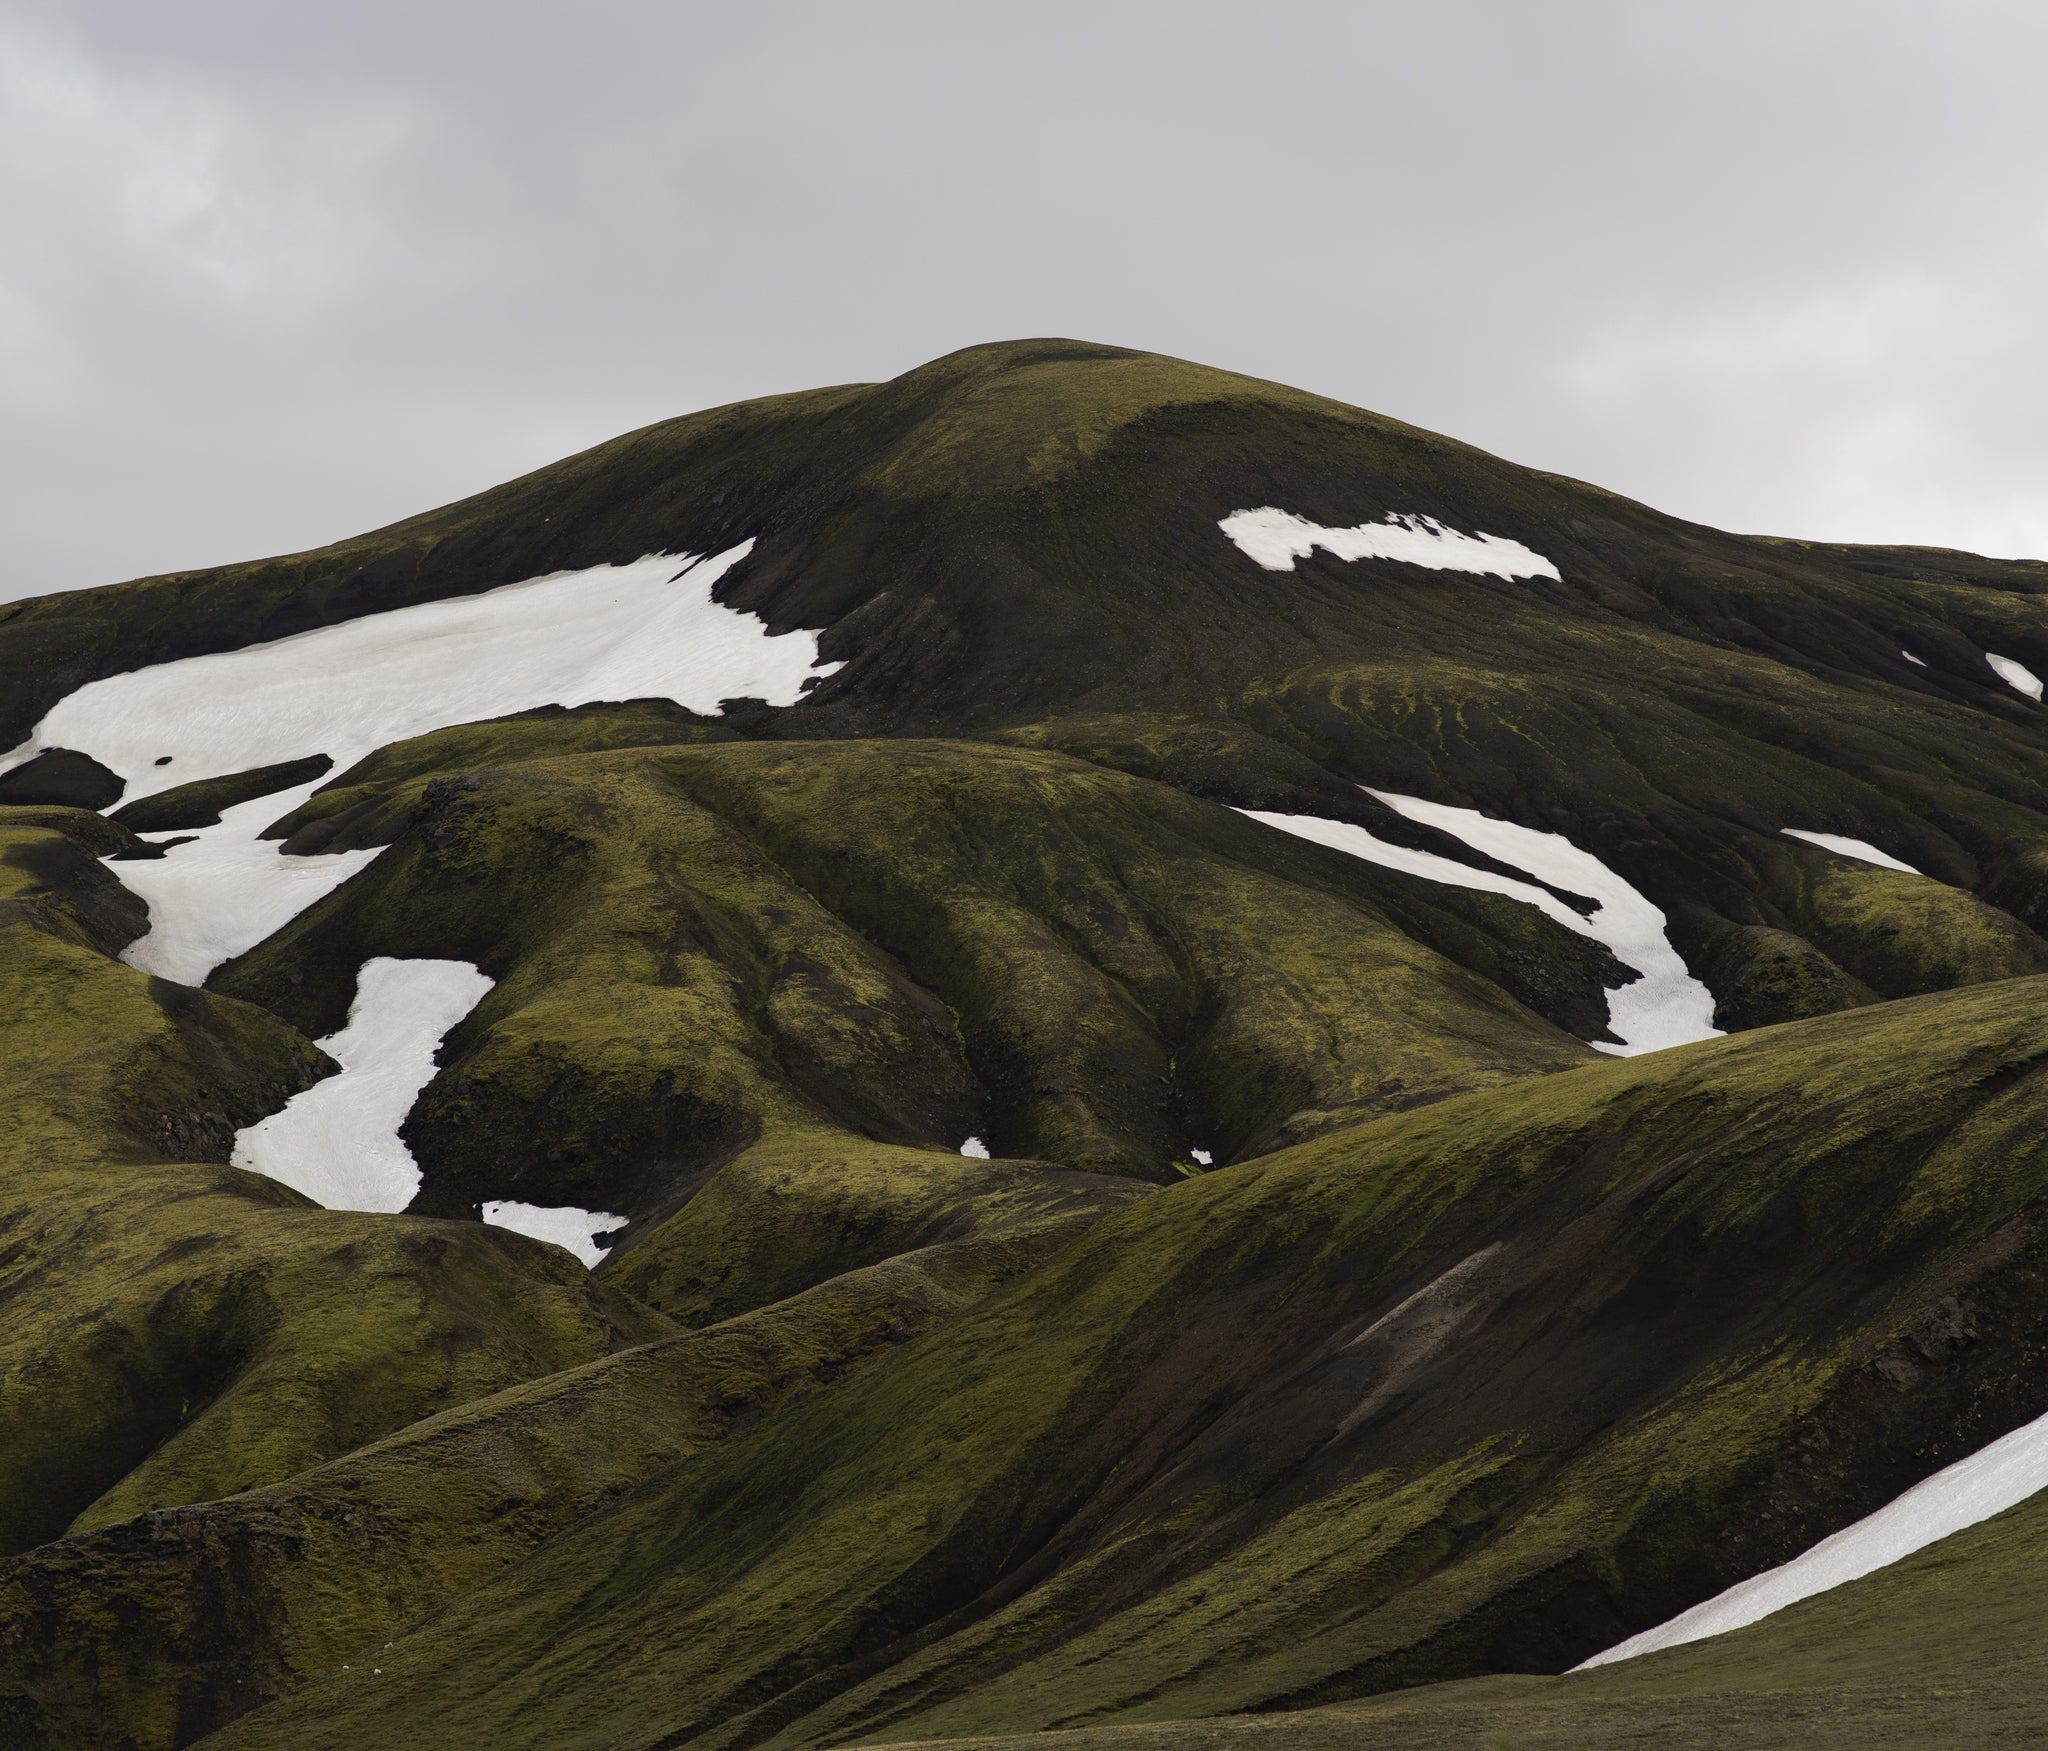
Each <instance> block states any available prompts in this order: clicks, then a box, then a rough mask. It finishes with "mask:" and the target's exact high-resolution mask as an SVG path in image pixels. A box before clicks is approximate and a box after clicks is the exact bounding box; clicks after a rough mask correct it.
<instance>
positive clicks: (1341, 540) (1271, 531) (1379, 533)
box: [1216, 505, 1558, 579]
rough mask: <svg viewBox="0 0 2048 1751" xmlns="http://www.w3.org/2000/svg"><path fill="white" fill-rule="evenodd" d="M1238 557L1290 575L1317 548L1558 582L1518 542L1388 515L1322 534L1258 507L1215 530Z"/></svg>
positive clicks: (1290, 515)
mask: <svg viewBox="0 0 2048 1751" xmlns="http://www.w3.org/2000/svg"><path fill="white" fill-rule="evenodd" d="M1216 527H1217V528H1219V529H1221V530H1222V531H1223V533H1224V534H1226V535H1228V536H1229V537H1230V539H1231V540H1232V541H1234V542H1236V543H1237V546H1238V548H1239V550H1240V551H1241V552H1243V553H1244V554H1245V555H1246V556H1248V557H1249V558H1251V559H1253V560H1255V561H1256V562H1257V563H1258V564H1260V565H1262V566H1264V567H1265V568H1266V570H1268V571H1272V572H1291V571H1292V570H1293V569H1294V562H1295V561H1296V560H1297V559H1306V558H1307V557H1308V556H1309V555H1310V554H1311V553H1313V552H1314V551H1315V550H1316V549H1317V548H1318V547H1321V548H1325V549H1327V550H1328V551H1329V552H1331V553H1334V554H1335V555H1336V556H1337V557H1338V558H1339V559H1394V560H1399V561H1400V562H1401V563H1402V564H1403V565H1420V566H1427V567H1428V568H1429V569H1430V570H1431V571H1458V572H1483V573H1486V574H1489V575H1491V576H1493V577H1499V578H1552V579H1556V578H1557V577H1558V570H1557V567H1556V566H1554V565H1552V564H1551V562H1550V561H1549V560H1547V559H1545V558H1544V557H1543V555H1542V554H1540V553H1538V552H1536V551H1535V550H1534V549H1533V548H1528V547H1524V546H1523V545H1522V544H1521V543H1520V542H1519V541H1510V540H1509V539H1508V538H1507V537H1506V536H1504V535H1466V534H1462V533H1461V532H1459V531H1458V530H1456V529H1450V528H1446V527H1445V526H1444V525H1443V524H1442V523H1439V522H1438V521H1437V520H1436V518H1434V517H1420V516H1409V515H1406V514H1404V513H1402V512H1400V511H1395V512H1394V513H1392V514H1391V515H1390V516H1389V517H1388V518H1387V519H1386V521H1385V522H1382V523H1360V524H1358V525H1357V526H1356V527H1355V528H1351V529H1326V528H1324V527H1323V525H1322V524H1320V523H1312V522H1310V521H1309V520H1308V518H1306V517H1299V516H1296V515H1295V514H1294V512H1292V511H1283V510H1281V509H1279V508H1278V507H1277V506H1275V505H1262V506H1260V507H1259V509H1257V510H1255V511H1232V512H1231V513H1230V515H1229V516H1227V517H1225V518H1224V519H1223V520H1222V521H1221V522H1220V523H1218V524H1217V525H1216Z"/></svg>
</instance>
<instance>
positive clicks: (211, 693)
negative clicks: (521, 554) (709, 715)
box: [5, 541, 841, 984]
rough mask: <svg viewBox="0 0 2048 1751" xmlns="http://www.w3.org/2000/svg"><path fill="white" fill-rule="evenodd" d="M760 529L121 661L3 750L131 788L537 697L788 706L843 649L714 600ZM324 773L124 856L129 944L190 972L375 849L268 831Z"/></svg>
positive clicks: (349, 754)
mask: <svg viewBox="0 0 2048 1751" xmlns="http://www.w3.org/2000/svg"><path fill="white" fill-rule="evenodd" d="M752 547H753V543H752V542H751V541H747V542H742V543H741V544H740V545H739V546H737V547H733V548H728V549H727V550H726V551H725V552H724V553H721V554H719V555H717V556H716V557H715V558H712V559H692V558H691V557H690V556H688V555H676V554H650V555H649V556H648V557H646V558H645V559H640V560H635V561H634V562H633V563H632V564H631V565H600V566H592V567H590V568H589V569H587V570H585V571H577V572H554V573H551V574H549V575H548V576H546V577H540V578H529V579H527V580H526V581H525V582H523V583H516V584H504V585H501V586H500V587H499V588H497V589H494V590H486V591H485V592H483V593H482V594H481V595H476V596H462V597H457V598H454V599H452V600H449V601H443V602H421V603H417V604H415V605H414V606H412V607H409V608H394V609H392V610H390V611H389V612H388V613H384V614H369V615H365V616H363V617H362V618H361V619H358V620H349V621H344V622H342V623H341V624H340V625H338V626H326V627H321V628H320V629H318V630H317V631H314V632H305V633H299V634H297V635H296V636H294V637H292V638H283V639H278V640H276V641H274V642H272V643H270V644H259V645H249V646H247V647H245V648H244V649H242V650H238V651H222V652H219V653H216V654H214V655H211V656H203V657H186V658H182V659H180V660H179V661H177V662H170V663H158V664H155V665H153V666H152V667H150V668H146V669H134V670H131V671H129V672H128V673H126V674H122V675H109V676H106V677H104V678H103V679H101V680H98V681H94V682H90V683H88V684H87V685H86V686H84V687H81V688H79V689H78V690H77V691H76V692H75V693H71V694H67V695H66V696H65V697H64V698H63V699H62V700H60V701H59V702H58V703H57V704H56V705H55V706H54V707H53V708H52V709H51V710H50V712H49V713H48V715H47V716H45V717H44V719H43V721H42V722H41V723H40V724H39V725H37V727H36V733H35V734H34V735H33V736H31V737H30V738H29V740H28V741H27V742H25V743H23V744H22V745H21V746H20V747H18V748H15V749H13V750H12V751H11V752H10V753H9V754H8V755H7V756H6V757H5V758H6V760H7V762H8V763H9V764H14V765H18V764H19V763H20V762H21V761H22V760H25V759H28V758H29V757H31V756H32V755H34V754H36V753H38V752H40V751H41V750H42V749H44V748H59V747H61V748H76V749H79V750H80V751H82V752H84V753H87V754H90V755H92V756H93V758H94V759H96V760H98V761H100V762H101V764H103V765H105V766H107V767H109V768H111V769H112V770H113V771H114V772H116V773H118V774H120V776H121V777H122V778H123V779H125V780H126V781H127V785H128V788H127V790H126V791H125V792H124V793H123V800H124V801H128V802H132V801H135V800H136V799H137V798H140V797H145V796H150V795H152V794H154V793H155V792H157V791H160V790H166V789H169V788H170V787H171V786H173V785H178V784H188V783H191V782H193V781H195V780H198V779H202V778H218V777H221V776H223V775H224V774H227V773H231V772H246V771H248V770H249V769H250V768H251V767H256V766H269V765H274V764H277V763H278V762H280V761H285V760H296V759H302V758H304V757H305V756H307V755H310V754H326V755H328V756H329V757H330V758H332V760H333V761H334V770H335V772H336V773H337V774H338V773H340V772H344V771H346V770H347V769H348V768H349V767H350V766H352V765H354V764H355V762H356V761H357V760H360V759H361V758H362V757H363V756H364V755H365V754H368V753H370V752H371V751H372V750H374V749H377V748H381V747H383V746H385V745H386V744H387V743H390V742H396V741H403V740H404V739H405V738H407V737H409V736H418V735H424V734H426V733H427V732H428V731H430V730H437V729H442V728H445V727H446V726H448V725H450V724H459V723H473V722H475V721H477V720H478V719H481V718H491V717H504V716H508V715H509V714H511V713H513V712H518V711H528V710H531V709H532V708H533V707H535V706H540V705H584V704H589V703H591V702H592V701H595V700H607V699H639V698H667V699H673V700H675V701H676V702H677V703H678V704H681V705H685V706H688V707H690V708H691V709H692V710H696V711H704V712H715V711H717V710H718V709H719V701H720V700H722V699H731V698H735V697H739V696H741V695H746V696H751V697H755V698H761V699H766V700H767V701H769V703H770V704H774V705H792V704H794V703H795V702H796V701H797V699H799V698H800V697H801V696H802V692H803V685H804V683H805V681H807V680H809V679H810V678H812V677H813V676H821V675H829V674H832V673H833V672H834V671H835V670H837V669H838V668H839V667H840V666H841V665H839V664H837V663H826V664H822V665H821V664H820V663H819V662H818V660H817V659H818V641H817V637H816V635H815V634H813V633H809V632H791V633H782V634H771V633H770V632H769V631H768V629H767V627H766V626H765V625H764V624H763V623H762V622H761V621H760V620H759V619H758V618H757V617H756V616H754V615H752V614H741V613H739V612H737V611H736V610H733V609H730V608H725V607H722V606H720V605H719V604H718V603H716V602H713V601H712V600H711V588H712V586H713V585H714V584H715V583H716V582H717V581H718V580H719V578H721V577H722V576H724V574H725V573H726V572H727V571H729V570H730V569H731V568H732V567H733V566H734V565H736V564H737V563H738V562H739V561H740V560H741V559H743V558H744V557H745V556H746V554H747V553H748V551H749V550H750V549H751V548H752ZM166 755H168V756H169V757H170V761H169V764H167V765H160V764H158V762H159V761H160V760H162V759H163V758H164V757H165V756H166ZM320 782H324V781H318V782H315V783H312V784H308V785H304V786H301V787H299V788H298V789H295V790H290V791H285V792H281V793H279V794H277V795H274V796H269V797H262V798H259V799H257V800H256V801H254V802H250V803H243V804H241V805H239V806H238V807H236V808H233V809H229V810H227V811H225V812H224V814H223V815H222V817H221V820H220V823H219V824H218V825H217V826H213V827H207V828H202V829H200V830H199V833H198V835H197V837H196V838H195V839H193V840H192V842H191V843H189V844H185V845H180V846H177V847H175V848H174V849H173V850H171V851H170V852H169V854H168V855H167V856H165V857H164V858H163V859H161V860H159V861H152V862H129V863H115V864H113V865H112V866H111V867H112V868H113V870H114V873H115V874H116V875H118V876H119V877H120V878H121V879H122V881H123V882H124V883H126V885H127V886H128V887H129V888H130V889H131V890H132V891H134V892H135V893H137V894H139V895H141V897H142V898H143V899H144V900H146V901H147V902H148V903H149V908H150V931H149V934H148V935H147V936H145V937H144V938H142V939H141V940H140V941H139V942H136V943H134V944H132V945H131V946H130V948H129V949H128V951H127V954H126V955H125V956H124V957H123V958H124V959H126V960H127V961H128V962H129V964H130V965H132V966H136V967H140V968H142V969H143V970H144V971H146V972H152V973H156V974H159V975H161V976H162V977H164V978H169V979H178V980H181V981H183V982H185V983H187V984H197V983H199V981H201V980H203V979H204V978H205V977H206V976H207V974H208V973H210V972H212V971H213V969H214V968H215V967H217V966H219V965H220V964H221V962H222V961H224V960H227V959H229V958H230V957H232V956H234V955H237V954H240V953H241V952H243V951H244V950H245V949H249V948H253V947H254V946H255V945H256V944H257V943H259V942H261V941H262V940H263V939H264V938H265V937H267V936H269V935H271V934H272V933H273V932H275V931H277V930H279V929H282V928H283V926H284V925H285V924H287V923H289V922H290V921H291V920H292V919H293V918H295V917H297V916H298V914H299V913H300V912H302V911H304V910H305V909H306V907H308V906H310V905H312V904H313V902H314V901H316V900H318V899H320V898H321V897H322V896H324V895H326V894H328V893H330V892H332V891H333V890H334V889H335V888H336V887H338V886H339V885H340V884H341V883H342V882H343V881H345V880H347V878H348V877H349V876H350V875H352V874H354V873H355V871H356V870H358V869H360V868H361V867H362V866H363V865H364V864H365V863H368V862H369V861H370V860H371V858H373V857H374V856H375V855H376V853H375V852H374V851H348V852H340V853H337V854H335V855H333V856H329V857H314V858H297V857H282V856H280V855H279V853H278V849H277V847H276V846H275V845H274V844H272V843H270V842H268V841H265V840H259V839H258V838H257V837H256V834H257V833H258V832H260V831H261V830H262V829H263V828H264V827H266V826H268V825H269V824H270V823H271V822H272V821H275V820H278V819H280V818H282V817H283V816H284V815H286V814H288V813H289V812H290V811H291V810H292V809H294V808H296V807H297V806H298V805H299V804H300V803H301V802H303V801H304V800H305V799H306V798H307V797H309V796H311V795H312V794H313V792H314V791H316V790H318V789H319V788H320ZM148 837H151V838H153V839H154V840H156V841H158V842H162V841H165V840H168V839H170V838H172V837H183V836H182V835H170V834H161V833H160V834H154V835H149V836H148Z"/></svg>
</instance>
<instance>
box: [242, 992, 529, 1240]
mask: <svg viewBox="0 0 2048 1751" xmlns="http://www.w3.org/2000/svg"><path fill="white" fill-rule="evenodd" d="M491 985H492V981H491V980H489V979H487V978H485V977H484V975H483V974H482V973H480V972H478V971H477V970H476V968H475V967H473V966H471V965H470V964H469V963H468V962H467V961H399V960H393V959H391V958H390V957H389V956H379V957H378V958H377V959H375V960H371V961H365V962H364V963H363V967H362V971H361V972H360V973H358V974H357V975H356V999H355V1002H354V1003H353V1004H352V1005H351V1006H350V1007H349V1012H348V1025H347V1026H346V1027H344V1028H343V1029H342V1030H341V1032H339V1033H337V1034H329V1035H328V1036H327V1038H326V1039H324V1040H322V1041H320V1046H321V1049H322V1050H323V1051H325V1052H326V1053H327V1055H328V1056H329V1057H331V1058H332V1059H333V1060H334V1061H335V1062H336V1063H337V1064H339V1065H340V1066H341V1072H340V1074H339V1075H336V1076H330V1077H328V1078H327V1080H326V1081H325V1082H316V1083H314V1085H313V1086H312V1087H311V1088H309V1089H307V1090H306V1091H305V1092H304V1093H303V1094H295V1095H293V1096H292V1098H291V1099H290V1100H289V1101H287V1102H286V1103H285V1105H284V1108H283V1110H282V1111H281V1112H275V1113H272V1114H271V1115H270V1117H269V1118H267V1119H259V1120H258V1121H257V1122H256V1123H255V1124H253V1125H250V1126H249V1127H247V1128H246V1129H245V1130H242V1131H239V1132H237V1133H236V1136H235V1152H234V1156H233V1160H234V1164H235V1166H237V1167H246V1168H250V1169H252V1170H253V1171H255V1172H257V1173H261V1174H267V1175H269V1177H270V1178H272V1179H274V1180H282V1181H283V1182H284V1183H285V1184H286V1185H288V1186H290V1187H291V1188H292V1189H293V1190H294V1191H300V1192H304V1193H305V1194H306V1196H307V1197H309V1198H311V1199H312V1200H313V1201H314V1202H315V1203H316V1204H324V1205H325V1206H326V1207H327V1208H328V1209H330V1210H383V1211H395V1210H403V1209H404V1208H405V1207H406V1205H408V1204H409V1203H411V1202H412V1197H413V1193H415V1192H416V1191H418V1190H419V1184H420V1170H419V1165H418V1163H416V1162H415V1161H414V1160H413V1158H412V1151H411V1150H410V1149H408V1148H406V1146H405V1144H404V1142H403V1140H402V1139H401V1138H400V1137H399V1135H398V1127H399V1126H400V1125H402V1124H403V1123H404V1122H405V1116H406V1114H407V1113H409V1112H411V1111H412V1106H413V1102H414V1101H416V1100H417V1099H419V1094H420V1090H421V1089H423V1088H425V1087H426V1086H427V1084H428V1083H429V1082H431V1081H432V1080H433V1079H434V1055H435V1054H436V1053H437V1052H438V1051H439V1050H440V1048H441V1041H442V1039H443V1038H444V1037H445V1036H446V1034H447V1032H448V1030H449V1029H450V1028H452V1027H453V1026H454V1025H455V1024H456V1023H457V1022H459V1021H460V1020H461V1019H462V1018H463V1017H464V1016H465V1015H467V1014H468V1013H469V1012H470V1011H471V1010H472V1009H474V1008H475V1007H476V1006H477V1005H478V1004H479V1003H481V1002H482V1001H483V997H484V993H485V992H487V991H488V990H490V988H491Z"/></svg>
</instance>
